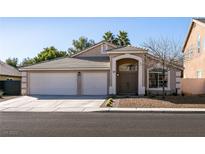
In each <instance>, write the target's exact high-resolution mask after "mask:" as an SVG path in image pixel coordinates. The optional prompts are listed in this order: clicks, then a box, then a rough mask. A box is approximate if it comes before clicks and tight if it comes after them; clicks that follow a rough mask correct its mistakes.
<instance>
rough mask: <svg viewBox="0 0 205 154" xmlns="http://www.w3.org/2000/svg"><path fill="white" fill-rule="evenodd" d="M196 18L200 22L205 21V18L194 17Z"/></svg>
mask: <svg viewBox="0 0 205 154" xmlns="http://www.w3.org/2000/svg"><path fill="white" fill-rule="evenodd" d="M194 19H195V20H198V21H200V22H202V23H205V18H194Z"/></svg>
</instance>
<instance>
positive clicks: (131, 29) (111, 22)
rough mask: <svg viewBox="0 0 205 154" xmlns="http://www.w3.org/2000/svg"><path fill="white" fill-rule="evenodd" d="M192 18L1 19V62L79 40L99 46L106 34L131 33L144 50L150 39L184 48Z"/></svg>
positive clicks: (63, 48) (64, 45)
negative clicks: (163, 40) (168, 42)
mask: <svg viewBox="0 0 205 154" xmlns="http://www.w3.org/2000/svg"><path fill="white" fill-rule="evenodd" d="M190 23H191V18H185V17H183V18H180V17H179V18H176V17H175V18H170V17H167V18H164V17H163V18H159V17H158V18H156V17H153V18H148V17H143V18H139V17H137V18H119V17H118V18H111V17H106V18H101V17H96V18H85V17H83V18H77V17H76V18H71V17H67V18H59V17H58V18H52V17H49V18H43V17H39V18H32V17H30V18H28V17H27V18H22V17H21V18H19V17H17V18H9V17H8V18H7V17H6V18H3V17H0V60H3V61H5V60H6V59H7V58H9V57H17V58H18V59H19V61H22V59H23V58H26V57H30V58H32V57H34V56H36V55H37V54H38V53H39V52H40V51H42V49H43V48H45V47H49V46H55V47H56V48H57V49H59V50H67V49H68V48H69V47H72V40H73V39H78V38H79V37H80V36H85V37H88V38H89V39H93V40H95V42H99V41H101V40H102V36H103V34H104V33H105V32H107V31H111V32H113V33H114V34H115V35H117V33H118V31H119V30H124V31H126V32H128V36H129V38H130V41H131V44H132V45H133V46H141V45H142V44H143V42H144V41H146V40H147V39H149V38H153V39H158V38H161V37H163V38H169V39H174V40H175V41H177V42H178V41H179V42H180V43H181V44H182V43H183V42H184V39H185V37H186V35H187V32H188V28H189V25H190Z"/></svg>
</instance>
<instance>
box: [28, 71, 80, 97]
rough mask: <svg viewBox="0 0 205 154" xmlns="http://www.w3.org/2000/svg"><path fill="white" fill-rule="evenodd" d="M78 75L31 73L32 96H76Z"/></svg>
mask: <svg viewBox="0 0 205 154" xmlns="http://www.w3.org/2000/svg"><path fill="white" fill-rule="evenodd" d="M76 93H77V74H76V73H31V74H30V94H31V95H34V94H38V95H76Z"/></svg>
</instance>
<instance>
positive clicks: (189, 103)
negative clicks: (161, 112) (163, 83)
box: [101, 96, 205, 108]
mask: <svg viewBox="0 0 205 154" xmlns="http://www.w3.org/2000/svg"><path fill="white" fill-rule="evenodd" d="M105 106H106V105H105V103H104V104H103V105H102V106H101V107H105ZM112 106H113V107H122V108H126V107H127V108H205V96H166V98H165V100H162V99H161V97H159V96H158V97H154V98H149V97H142V98H140V97H137V98H114V99H113V104H112Z"/></svg>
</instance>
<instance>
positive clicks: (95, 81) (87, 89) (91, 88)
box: [82, 72, 107, 95]
mask: <svg viewBox="0 0 205 154" xmlns="http://www.w3.org/2000/svg"><path fill="white" fill-rule="evenodd" d="M82 92H83V93H82V94H83V95H107V72H93V73H87V72H86V73H82Z"/></svg>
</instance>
